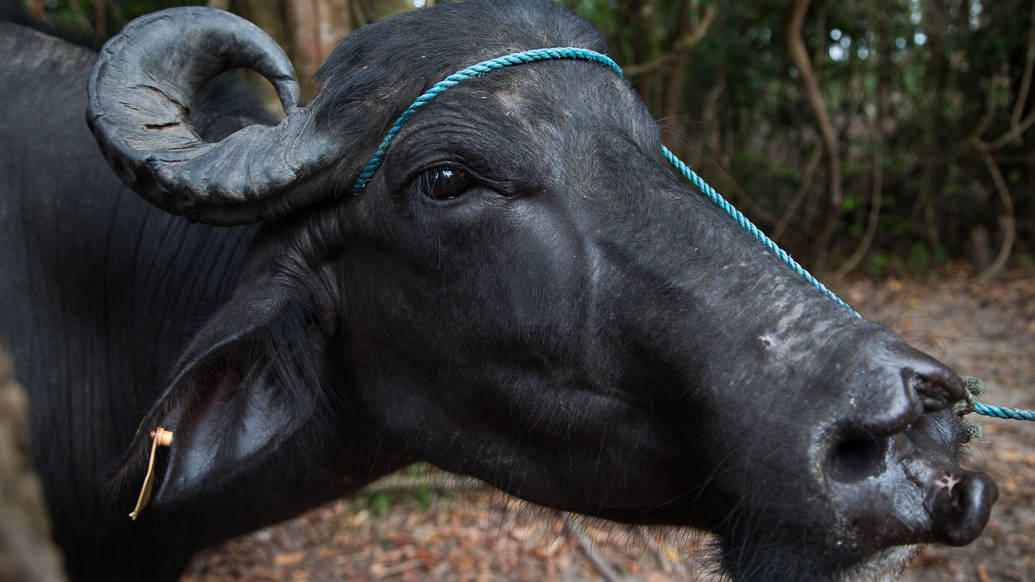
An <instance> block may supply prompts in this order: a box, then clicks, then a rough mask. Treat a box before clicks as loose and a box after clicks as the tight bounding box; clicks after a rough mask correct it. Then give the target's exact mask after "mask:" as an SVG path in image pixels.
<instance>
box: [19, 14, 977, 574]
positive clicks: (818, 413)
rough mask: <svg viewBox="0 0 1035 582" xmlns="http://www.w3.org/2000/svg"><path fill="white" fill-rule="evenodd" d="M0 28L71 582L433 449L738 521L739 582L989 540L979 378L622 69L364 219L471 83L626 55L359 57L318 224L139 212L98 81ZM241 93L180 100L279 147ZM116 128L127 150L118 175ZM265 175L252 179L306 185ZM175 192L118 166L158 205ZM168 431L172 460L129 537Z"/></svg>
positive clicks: (584, 76)
mask: <svg viewBox="0 0 1035 582" xmlns="http://www.w3.org/2000/svg"><path fill="white" fill-rule="evenodd" d="M172 21H175V19H174V18H173V19H172ZM170 26H172V25H170ZM0 27H2V29H0V58H2V59H3V62H4V67H3V68H0V104H2V105H3V110H4V111H5V112H7V114H5V115H4V116H2V117H0V148H2V149H0V265H3V266H4V269H5V271H4V273H3V276H2V277H0V298H2V301H3V303H2V306H3V307H2V309H0V334H3V336H4V339H5V341H6V342H7V344H8V345H9V346H10V348H11V349H12V351H13V353H14V356H15V359H16V365H17V368H18V370H19V371H20V377H21V379H22V382H23V384H24V385H25V386H26V387H27V389H28V390H29V391H30V393H31V398H32V406H33V409H32V411H33V426H34V435H33V436H34V442H35V450H34V452H35V455H36V459H37V463H38V464H39V467H40V471H41V473H42V475H43V477H44V482H45V486H46V488H47V493H48V498H49V502H50V506H51V511H52V512H53V514H54V519H55V528H56V532H57V537H58V541H59V542H60V543H61V544H62V546H63V547H64V549H65V551H66V554H67V556H68V565H69V568H70V570H71V573H72V575H73V577H74V578H77V579H80V580H94V579H104V580H139V579H149V580H172V579H175V578H176V576H177V575H178V574H179V572H180V571H181V569H182V567H183V565H184V563H185V562H186V560H187V559H189V557H190V555H191V553H192V552H193V551H195V550H197V549H198V548H200V547H202V546H204V545H205V544H209V543H212V542H215V541H218V540H220V539H224V538H226V537H228V536H232V535H235V534H238V533H241V532H245V531H248V530H250V529H254V528H256V527H259V526H261V525H263V524H267V523H271V522H274V521H277V520H280V519H283V518H285V517H288V516H290V515H293V514H296V513H298V512H301V511H303V510H304V509H306V508H308V507H312V506H314V505H315V504H318V503H320V502H323V501H325V500H328V499H331V498H333V497H335V496H339V495H343V494H346V493H348V492H350V491H353V490H355V489H356V488H358V487H360V486H362V485H363V484H365V483H367V482H369V481H371V480H373V479H375V478H377V477H378V476H380V475H382V474H384V473H386V472H388V471H391V470H393V469H395V468H397V467H399V466H402V465H403V464H405V463H407V462H410V461H412V460H417V459H423V460H427V461H430V462H432V463H434V464H436V465H438V466H440V467H442V468H445V469H447V470H451V471H455V472H459V473H465V474H470V475H474V476H476V477H478V478H481V479H483V480H485V481H488V482H490V483H492V484H494V485H496V486H498V487H499V488H501V489H503V490H505V491H508V492H510V493H513V494H515V495H518V496H521V497H524V498H526V499H530V500H532V501H535V502H538V503H541V504H545V505H549V506H553V507H559V508H564V509H569V510H573V511H578V512H582V513H586V514H590V515H596V516H600V517H605V518H609V519H614V520H620V521H627V522H635V523H671V524H683V525H688V526H695V527H703V528H707V529H710V530H712V531H715V532H717V533H718V534H719V535H720V536H721V540H722V541H721V543H720V545H721V550H722V560H723V564H724V566H725V567H726V569H727V571H728V573H729V574H730V575H731V577H733V578H734V579H737V580H815V581H818V580H832V579H842V580H853V579H857V577H858V576H871V575H872V576H890V575H894V573H895V572H896V571H897V570H898V569H900V568H901V567H903V565H904V564H905V562H906V559H907V558H908V556H909V555H910V553H911V551H912V550H911V549H910V547H909V546H910V545H911V544H918V543H926V542H945V543H952V544H962V543H967V542H969V541H970V540H972V539H974V538H975V537H976V536H977V535H978V534H979V533H980V531H981V529H982V528H983V526H984V524H985V522H986V521H987V519H988V513H989V510H990V507H991V505H992V503H993V502H994V500H995V496H996V493H995V484H994V483H993V482H992V481H991V479H989V478H988V477H987V476H985V475H982V474H978V473H972V472H968V471H964V470H963V469H961V468H960V467H959V465H958V462H959V459H960V457H961V454H962V444H963V441H964V438H965V433H964V431H963V430H962V427H961V424H960V422H959V420H958V419H957V418H956V417H955V416H954V414H953V413H952V412H951V411H950V410H948V407H949V406H950V405H951V404H952V403H953V402H955V401H956V400H958V399H959V398H960V397H961V396H962V384H961V382H960V380H959V379H958V378H957V377H956V375H955V374H954V373H953V372H952V371H950V370H948V369H946V368H945V367H944V366H942V365H941V364H939V363H938V362H936V361H934V360H932V359H931V358H929V357H927V356H925V355H923V354H920V353H919V352H916V351H915V350H913V349H912V348H910V347H909V346H907V345H906V344H905V342H903V341H902V340H901V338H898V337H897V336H895V335H894V334H893V333H891V332H890V331H888V330H887V329H884V328H882V327H880V326H877V325H875V324H872V323H869V322H866V321H864V320H861V319H859V318H856V317H855V316H854V315H852V314H850V313H848V312H847V311H846V310H844V309H842V308H841V307H839V306H837V305H836V304H834V303H833V302H832V301H830V300H829V299H828V298H827V297H825V296H823V295H822V294H821V293H820V292H818V291H817V290H815V289H814V288H812V287H811V286H809V285H808V284H807V283H805V282H804V281H803V280H801V278H800V277H798V276H797V275H796V274H794V273H793V272H791V271H790V270H789V269H788V268H787V267H786V266H785V265H783V264H782V263H781V262H780V261H779V260H777V259H776V258H775V257H773V256H771V255H770V254H769V253H767V252H765V251H764V250H763V249H762V247H761V246H760V245H759V244H758V243H757V241H755V240H753V239H752V238H751V236H750V235H749V234H747V233H746V232H745V231H743V230H742V229H741V228H740V227H738V226H737V225H736V224H734V223H733V221H731V220H730V219H729V218H728V217H726V216H725V215H723V214H722V213H721V212H720V211H719V210H717V209H716V208H715V207H714V206H713V205H712V204H711V203H709V202H708V201H707V200H704V199H703V198H701V197H699V196H698V195H697V194H696V193H695V192H693V191H691V190H689V189H688V188H686V187H685V186H684V185H682V184H681V183H680V182H679V180H677V179H676V178H675V177H674V176H673V175H672V174H671V172H670V171H669V170H668V169H667V168H666V167H665V165H664V161H663V160H662V159H661V156H660V152H659V149H660V144H661V142H660V136H659V131H658V127H657V125H656V124H655V123H654V122H653V120H652V119H651V118H650V115H649V113H648V112H647V111H646V110H645V108H644V107H643V105H642V103H640V101H639V100H638V98H637V97H636V95H635V93H634V92H633V91H632V90H631V88H630V87H629V85H628V84H627V82H626V81H624V80H622V79H620V78H618V76H617V75H615V73H614V72H613V71H611V70H610V69H608V68H606V67H602V66H600V65H596V64H592V63H586V62H576V61H563V62H542V63H534V64H530V65H522V66H519V67H509V68H508V69H506V70H503V71H496V72H493V73H491V74H488V75H486V76H484V77H482V78H480V79H477V80H472V81H467V82H465V83H463V84H461V85H460V86H458V87H456V88H454V89H452V90H450V91H449V92H448V93H447V94H444V95H442V96H441V97H439V98H438V99H436V101H435V102H434V103H433V104H432V105H431V106H429V107H427V108H425V109H423V110H422V111H421V112H420V113H418V114H416V115H414V116H413V117H412V118H411V119H410V121H409V122H408V123H407V125H406V126H405V127H404V128H403V130H402V132H401V133H400V134H399V136H398V137H397V139H396V141H395V142H394V143H393V145H392V147H391V149H390V150H389V152H388V156H387V158H386V160H385V163H384V166H383V167H382V168H381V169H380V170H379V171H378V172H377V174H375V176H374V178H373V180H372V181H371V183H370V184H369V186H368V187H367V189H366V190H365V191H364V192H363V193H362V195H360V196H358V197H355V198H352V197H347V196H343V193H344V192H345V191H346V190H347V189H348V187H349V186H350V185H351V184H352V181H353V180H354V179H355V177H356V175H357V174H358V173H359V171H360V169H361V168H362V167H363V165H365V163H366V161H367V159H368V158H369V156H370V155H371V153H373V151H374V149H375V148H376V146H377V144H378V142H380V140H381V139H382V137H383V135H384V133H385V131H386V130H387V129H388V127H389V126H390V125H391V123H392V122H393V121H394V119H395V118H396V117H397V116H398V115H399V113H401V112H402V111H403V110H404V109H405V108H406V107H407V106H408V105H409V104H410V103H411V102H412V101H413V99H414V98H415V97H417V96H418V95H420V94H421V93H422V92H423V91H425V90H426V89H427V88H428V87H430V86H431V85H432V84H433V83H435V82H437V81H439V80H440V79H442V78H443V77H445V76H446V75H448V74H450V73H452V72H454V71H456V70H458V69H460V68H463V67H465V66H467V65H470V64H472V63H475V62H478V61H481V60H485V59H488V58H493V57H497V56H500V55H503V54H507V53H511V52H514V51H518V50H524V49H534V48H543V47H550V46H580V47H584V48H589V49H594V50H598V51H604V50H606V47H605V46H604V44H603V41H602V39H601V37H600V35H599V34H598V33H597V32H596V31H595V30H593V29H592V28H591V27H590V26H589V25H588V24H586V23H585V22H583V21H582V20H580V19H579V18H578V17H576V16H575V15H573V14H571V13H570V12H568V11H567V10H566V9H564V8H563V7H562V6H560V5H558V4H555V3H549V2H538V1H520V2H493V1H482V2H478V1H472V2H465V3H461V4H446V5H442V6H439V7H436V8H434V9H429V10H424V11H416V12H412V13H408V14H404V15H400V16H398V17H395V18H392V19H389V20H386V21H384V22H381V23H377V24H375V25H371V26H369V27H366V28H364V29H361V30H359V31H357V32H356V33H354V34H352V35H350V36H349V37H347V38H346V39H345V40H344V41H343V42H342V44H341V45H340V46H339V47H338V49H337V50H336V51H335V52H334V54H332V55H331V57H330V58H329V59H328V62H327V64H326V65H325V66H324V67H323V69H321V71H320V73H319V75H318V76H319V78H320V79H321V80H322V82H323V88H322V90H321V91H320V93H319V95H318V96H317V97H316V98H315V100H314V101H313V102H312V103H311V104H309V105H308V106H307V107H306V108H305V110H304V113H305V115H306V116H308V117H307V118H308V119H311V120H313V122H314V125H313V126H312V130H313V131H314V132H315V133H314V135H316V136H317V138H316V139H318V140H319V141H320V142H321V143H333V144H334V147H333V150H334V151H335V152H337V153H336V154H335V157H334V159H333V160H332V161H331V162H329V163H328V165H327V166H326V167H321V168H319V172H318V174H319V176H320V181H319V184H320V185H321V188H322V190H321V192H320V194H321V196H320V197H319V198H320V200H319V201H318V202H314V203H311V204H310V205H309V206H307V207H305V208H301V209H296V210H295V211H293V212H292V213H290V214H288V215H286V216H283V217H280V218H278V219H276V220H270V221H267V222H266V223H264V224H261V225H258V226H241V227H214V226H208V225H203V224H195V223H190V222H187V221H186V220H184V219H183V218H180V217H176V216H171V215H168V214H165V213H163V212H162V211H160V210H158V209H157V208H155V207H152V206H149V205H148V204H147V203H145V202H143V201H142V200H141V199H140V198H138V197H137V196H136V195H135V194H133V193H132V192H130V191H129V190H127V189H126V188H124V187H123V186H122V185H121V184H120V183H119V181H118V179H117V178H116V177H115V174H114V173H113V172H112V171H111V170H110V169H109V168H108V166H107V165H106V164H105V162H104V159H103V158H102V156H101V154H100V153H98V151H97V147H96V144H95V143H94V140H93V138H91V137H90V135H89V132H88V131H87V129H86V126H85V124H84V122H83V113H84V110H85V107H86V93H85V91H86V78H87V76H88V74H89V70H90V68H91V67H92V65H93V62H94V60H95V58H96V56H95V55H94V54H93V53H89V52H87V51H85V50H83V49H79V48H76V47H73V46H70V45H67V44H64V43H62V42H61V41H58V40H55V39H52V38H48V37H45V36H43V35H41V34H39V33H36V32H32V31H29V30H27V29H23V28H18V27H14V26H12V25H2V24H0ZM141 42H142V43H144V44H145V45H146V44H147V43H146V42H145V41H141ZM128 46H130V47H131V48H132V46H133V45H128ZM114 70H118V69H117V68H115V69H114ZM110 80H111V79H109V81H110ZM114 81H118V78H117V77H116V78H115V79H114ZM104 86H116V87H117V86H118V83H117V82H115V83H111V84H108V85H104ZM145 93H146V91H145ZM214 93H215V94H213V92H211V91H210V92H209V93H208V94H203V95H200V96H199V95H193V94H192V91H187V92H186V93H185V94H184V96H182V98H183V99H184V100H185V103H184V105H185V106H189V108H190V109H191V111H190V114H191V118H190V124H192V125H193V130H194V131H201V132H202V133H203V134H207V135H203V137H206V138H207V139H208V140H209V141H218V140H219V139H220V138H222V137H224V136H226V135H228V134H229V133H230V132H231V131H232V130H233V129H234V128H236V127H238V126H243V125H248V124H251V123H257V124H262V125H269V124H273V123H274V121H273V120H272V119H269V117H268V116H266V115H264V114H262V113H261V111H260V110H259V109H258V108H257V106H255V105H254V104H250V103H248V102H247V101H245V102H242V101H240V100H239V99H235V98H229V101H227V100H226V99H228V96H227V95H226V92H225V91H223V90H216V91H215V92H214ZM145 105H146V104H139V103H130V106H131V107H143V106H145ZM12 112H13V113H12ZM178 123H180V124H181V125H180V129H182V130H184V131H186V130H188V129H190V128H189V127H187V126H186V125H183V123H184V122H183V121H182V120H181V121H180V122H178ZM217 126H221V127H217ZM202 127H208V128H209V129H208V130H206V131H202V130H201V128H202ZM119 131H120V130H119V129H118V127H115V128H112V129H110V131H109V130H108V129H106V130H105V131H103V132H98V139H99V140H100V142H101V148H102V149H103V150H104V151H105V152H106V153H107V154H108V155H109V156H111V158H112V161H113V163H114V164H115V165H116V167H119V164H120V161H119V159H118V148H117V147H116V146H113V145H112V143H111V141H110V139H116V140H117V139H118V137H117V136H119V135H121V134H120V133H119ZM156 131H161V128H158V129H156ZM178 131H179V129H178ZM270 133H271V132H264V131H254V130H249V131H248V132H246V133H244V134H239V135H238V137H235V138H231V139H235V140H236V139H239V136H240V135H269V134H270ZM113 135H114V136H116V138H110V136H113ZM185 135H186V134H185ZM188 137H189V136H188ZM236 143H237V146H240V142H236ZM276 145H277V144H269V143H261V144H258V143H257V145H256V150H255V151H278V150H276ZM237 146H235V147H237ZM235 151H248V150H247V148H245V149H243V150H240V149H239V150H235ZM321 159H322V158H321ZM325 161H326V160H325ZM240 163H241V164H257V165H250V166H248V167H241V168H239V171H240V175H242V176H244V175H247V176H253V177H254V176H260V175H262V174H263V169H264V164H267V163H269V164H275V163H277V160H275V159H274V160H270V159H267V158H265V157H263V156H251V157H250V158H249V157H248V156H244V157H243V158H241V159H240ZM173 166H175V164H173ZM145 170H146V168H144V169H143V170H141V171H142V172H144V173H131V172H125V171H123V172H122V175H124V176H130V179H132V180H134V183H135V184H136V187H137V189H138V190H139V191H141V192H142V193H143V195H145V196H147V197H149V198H151V197H153V196H154V195H155V192H153V191H146V192H144V190H146V188H147V187H148V184H153V183H155V181H154V180H152V179H151V177H148V176H147V174H146V171H145ZM160 171H163V172H164V171H165V170H164V169H163V170H160ZM233 171H238V170H237V169H235V170H233ZM270 175H276V176H280V175H282V174H280V173H278V172H276V171H271V172H270ZM141 176H143V178H141ZM178 178H179V177H177V176H173V180H172V182H176V180H178ZM278 179H279V178H278ZM172 182H171V183H172ZM176 183H180V182H176ZM312 184H313V183H307V184H305V186H304V187H305V188H306V190H305V197H303V199H304V200H305V201H310V200H311V195H312V194H313V193H314V192H315V190H312V188H313V185H312ZM256 186H257V188H259V189H262V187H263V186H264V185H262V184H258V185H256ZM286 189H287V190H288V191H289V192H288V194H290V187H287V188H286ZM307 203H308V202H307ZM275 204H279V203H275ZM288 207H292V206H291V205H285V206H282V208H288ZM250 214H251V213H250V212H249V215H250ZM255 215H256V216H259V215H263V216H265V214H262V213H261V212H259V213H256V214H255ZM218 220H219V219H216V221H218ZM159 426H161V427H164V428H167V429H169V430H172V431H173V432H174V434H175V438H174V441H173V443H172V446H171V447H169V448H168V449H163V450H162V451H161V454H160V456H159V459H158V482H157V485H156V491H155V495H154V498H153V500H152V502H151V504H150V506H148V507H146V508H145V509H144V510H143V512H142V514H141V518H140V519H139V520H138V521H136V522H131V521H129V519H128V518H127V517H125V514H126V513H128V511H129V510H130V509H131V508H132V506H133V502H134V500H135V496H136V492H137V488H138V487H139V485H140V483H141V481H142V480H143V477H144V468H145V465H146V461H147V453H148V450H149V445H150V442H149V438H148V433H149V432H150V431H151V430H153V429H155V428H157V427H159Z"/></svg>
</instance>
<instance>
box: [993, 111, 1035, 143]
mask: <svg viewBox="0 0 1035 582" xmlns="http://www.w3.org/2000/svg"><path fill="white" fill-rule="evenodd" d="M1033 123H1035V109H1032V110H1031V112H1030V113H1028V115H1027V116H1026V117H1025V118H1024V119H1023V120H1021V121H1020V122H1019V123H1018V124H1017V125H1012V124H1011V126H1010V130H1009V131H1007V132H1006V133H1004V134H1003V135H1001V136H999V138H998V139H996V140H995V141H993V142H992V143H990V144H988V147H989V149H991V150H992V151H995V150H997V149H999V148H1001V147H1003V146H1004V145H1006V144H1008V143H1010V142H1011V141H1013V140H1014V138H1016V137H1018V136H1020V135H1021V134H1022V133H1024V132H1025V131H1028V128H1029V127H1031V125H1032V124H1033Z"/></svg>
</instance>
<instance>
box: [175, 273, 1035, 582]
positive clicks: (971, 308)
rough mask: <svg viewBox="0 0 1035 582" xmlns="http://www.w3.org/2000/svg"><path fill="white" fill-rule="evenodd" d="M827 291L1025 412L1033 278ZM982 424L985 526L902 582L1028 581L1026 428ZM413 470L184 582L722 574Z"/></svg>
mask: <svg viewBox="0 0 1035 582" xmlns="http://www.w3.org/2000/svg"><path fill="white" fill-rule="evenodd" d="M835 291H837V292H838V293H839V294H840V295H841V296H842V297H843V298H844V299H846V300H847V301H848V302H849V303H851V304H852V305H854V306H855V307H856V309H858V310H859V311H860V312H861V313H862V314H863V315H865V316H866V317H868V318H870V319H873V320H875V321H878V322H880V323H883V324H885V325H888V326H890V327H892V328H894V329H895V330H896V331H898V332H899V333H901V334H902V335H903V336H904V337H906V338H907V339H908V340H909V341H910V342H912V343H913V344H914V345H916V346H917V347H919V348H920V349H922V350H924V351H927V352H928V353H930V354H932V355H934V356H936V357H938V358H940V359H942V360H943V361H945V362H946V363H948V364H949V365H950V366H952V367H953V368H955V369H956V370H957V371H958V372H959V373H960V374H963V375H969V376H977V377H980V378H981V379H983V380H984V382H985V384H986V387H987V394H986V396H985V397H984V399H983V400H984V401H985V402H988V403H992V404H999V405H1005V406H1013V407H1021V408H1029V409H1035V275H1033V274H1031V273H1027V274H1020V273H1015V274H1012V275H1009V276H1004V277H1001V278H1000V280H998V281H996V282H994V283H991V284H985V285H978V284H973V283H968V282H967V281H966V280H965V278H964V277H963V275H962V274H958V275H952V274H948V275H945V276H943V277H941V278H939V279H938V280H936V281H902V280H894V279H891V280H885V281H880V282H878V281H870V280H862V281H855V282H851V283H847V284H844V285H840V286H837V287H836V288H835ZM976 419H977V418H976V417H973V416H972V417H971V420H976ZM980 424H981V425H982V427H983V431H984V435H983V437H982V438H981V440H980V441H978V442H976V443H975V444H974V445H972V447H971V453H970V459H969V465H970V466H971V467H973V468H977V469H980V470H983V471H986V472H988V473H989V474H991V475H992V476H993V477H994V478H995V479H996V481H997V482H998V483H999V490H1000V499H999V502H998V503H997V504H996V506H995V509H994V511H993V514H992V518H991V521H990V523H989V525H988V527H987V529H986V530H985V533H984V535H983V536H982V537H981V538H980V539H978V540H977V541H976V542H974V543H973V544H971V545H970V546H967V547H964V548H947V547H939V546H935V547H931V548H929V549H928V550H927V552H926V553H925V554H924V555H923V556H922V557H921V558H920V559H919V560H917V562H916V563H915V564H914V565H913V567H912V568H911V569H910V570H909V571H907V572H906V574H905V575H904V577H903V578H902V580H904V581H907V582H935V581H960V582H962V581H968V582H969V581H977V582H990V581H1010V582H1035V423H1032V422H1018V421H1004V420H997V419H989V418H986V417H980ZM411 473H412V471H411ZM417 473H419V474H417V475H408V476H402V477H394V478H390V479H394V481H389V482H388V483H387V484H385V485H382V486H381V487H382V488H383V490H381V491H376V490H375V491H372V492H369V493H367V494H365V495H362V496H360V497H358V498H355V499H349V500H342V501H338V502H335V503H332V504H329V505H327V506H324V507H321V508H318V509H315V510H313V511H311V512H309V513H307V514H305V515H303V516H301V517H299V518H297V519H295V520H292V521H289V522H286V523H283V524H280V525H278V526H275V527H269V528H266V529H263V530H260V531H258V532H255V533H252V534H249V535H246V536H243V537H240V538H237V539H235V540H231V541H229V542H227V543H225V544H223V545H221V546H219V547H216V548H213V549H211V550H209V551H207V552H205V553H204V554H201V555H199V556H197V557H196V559H195V560H194V561H193V563H192V564H191V566H190V567H189V569H188V570H187V572H186V573H185V575H184V577H183V578H182V581H181V582H222V581H227V580H240V581H254V582H260V581H297V582H302V581H309V580H311V581H337V580H402V581H411V580H449V581H453V580H455V581H477V582H482V581H484V582H496V581H517V580H521V581H533V580H534V581H540V580H542V581H593V580H606V581H608V582H611V581H616V580H621V581H623V582H625V581H633V580H636V581H643V582H662V581H666V580H682V581H687V582H695V581H700V582H705V581H707V582H714V581H718V580H720V577H719V576H717V575H715V574H714V573H713V571H714V568H715V563H714V561H713V560H712V559H711V557H710V549H709V548H710V545H709V541H710V540H709V538H708V536H707V535H704V534H700V533H696V532H688V531H685V530H678V529H673V528H664V529H659V528H644V527H624V526H615V525H612V524H609V523H605V522H601V521H596V520H587V519H585V518H581V517H574V516H569V515H563V514H561V513H559V512H555V511H552V510H547V509H542V508H538V507H532V506H529V505H528V504H525V503H523V502H520V501H517V500H514V499H513V498H510V497H508V496H506V495H505V494H502V493H499V492H495V491H492V490H489V489H485V488H481V487H478V486H477V485H476V484H475V486H473V487H470V486H466V487H465V486H463V485H464V484H463V483H461V484H460V485H461V486H460V487H459V488H458V487H457V486H456V484H451V483H449V482H448V481H452V479H451V478H450V477H449V476H445V475H443V474H441V473H437V472H434V471H433V470H431V471H429V470H423V471H417ZM442 480H445V481H447V482H446V483H445V484H444V485H443V484H441V483H439V482H440V481H442ZM413 481H416V482H418V483H424V484H425V485H423V486H412V484H409V482H413ZM428 484H430V486H429V485H428ZM467 485H470V484H469V483H468V484H467ZM440 486H441V488H442V489H444V492H443V491H440ZM376 487H377V486H376V485H375V489H376ZM393 488H394V489H393Z"/></svg>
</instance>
